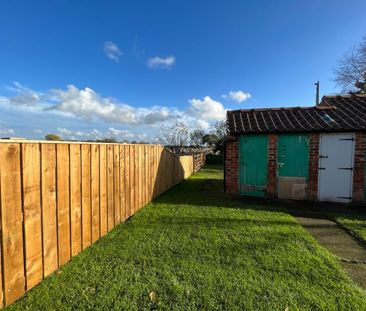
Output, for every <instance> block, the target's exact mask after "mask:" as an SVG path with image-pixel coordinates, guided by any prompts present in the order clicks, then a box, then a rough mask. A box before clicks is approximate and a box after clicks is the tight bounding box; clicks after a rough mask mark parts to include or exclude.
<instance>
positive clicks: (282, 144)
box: [225, 94, 366, 203]
mask: <svg viewBox="0 0 366 311" xmlns="http://www.w3.org/2000/svg"><path fill="white" fill-rule="evenodd" d="M226 122H227V131H228V135H227V139H226V148H225V189H226V192H228V193H234V194H240V195H247V196H259V197H270V198H271V197H272V198H273V197H278V198H281V199H295V200H311V201H315V200H319V201H331V202H342V203H351V202H353V203H362V202H365V199H366V184H365V179H366V178H365V174H366V169H365V157H366V95H364V94H357V95H355V94H352V95H342V96H340V95H339V96H324V97H323V98H322V100H321V103H320V104H319V105H317V106H312V107H286V108H268V109H246V110H243V109H242V110H233V111H228V112H227V120H226Z"/></svg>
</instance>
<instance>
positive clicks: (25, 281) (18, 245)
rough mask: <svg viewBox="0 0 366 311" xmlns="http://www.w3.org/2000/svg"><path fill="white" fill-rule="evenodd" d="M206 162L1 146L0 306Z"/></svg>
mask: <svg viewBox="0 0 366 311" xmlns="http://www.w3.org/2000/svg"><path fill="white" fill-rule="evenodd" d="M196 158H197V159H198V160H199V163H197V161H198V160H196ZM203 163H204V156H202V155H201V156H194V155H185V156H176V155H174V154H172V153H171V152H170V151H168V150H167V149H165V148H163V147H162V146H158V145H125V144H93V143H47V142H37V141H25V142H8V141H6V142H0V218H1V222H0V224H1V227H0V229H1V234H0V248H1V250H0V251H1V261H0V263H1V269H0V273H1V275H0V297H1V299H0V305H7V304H10V303H12V302H13V301H15V300H16V299H17V298H19V297H20V296H22V295H23V294H24V292H26V291H27V290H29V289H31V288H32V287H34V286H35V285H37V284H38V283H39V282H40V281H41V280H42V279H43V278H45V277H47V276H48V275H50V274H51V273H53V272H54V271H55V270H56V269H58V267H60V266H61V265H63V264H65V263H66V262H68V261H69V260H70V258H71V257H73V256H75V255H77V254H78V253H79V252H80V251H82V250H83V249H85V248H87V247H88V246H90V245H91V244H92V243H94V242H95V241H97V240H98V239H99V238H100V237H102V236H104V235H105V234H106V233H107V232H109V231H110V230H112V229H113V228H114V227H115V226H116V225H118V224H119V223H122V222H124V221H126V220H127V219H128V218H129V217H131V216H132V215H134V214H135V213H136V212H137V211H138V210H140V209H141V208H142V207H143V206H145V205H146V204H147V203H149V202H150V201H151V200H152V199H154V198H155V197H156V196H158V195H159V194H161V193H163V192H165V191H166V190H168V189H169V188H171V187H172V186H174V185H176V184H177V183H179V182H180V181H182V180H183V179H184V178H187V177H189V176H190V175H191V174H192V173H193V172H194V171H195V170H197V169H199V168H200V166H201V165H203Z"/></svg>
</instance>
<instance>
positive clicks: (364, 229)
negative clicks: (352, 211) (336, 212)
mask: <svg viewBox="0 0 366 311" xmlns="http://www.w3.org/2000/svg"><path fill="white" fill-rule="evenodd" d="M333 217H334V219H335V220H336V222H337V223H339V224H340V225H341V226H343V227H344V228H346V229H347V230H348V231H350V232H351V233H352V234H353V235H354V236H356V237H358V238H359V239H361V240H363V241H364V242H366V216H365V215H347V216H346V215H340V216H333Z"/></svg>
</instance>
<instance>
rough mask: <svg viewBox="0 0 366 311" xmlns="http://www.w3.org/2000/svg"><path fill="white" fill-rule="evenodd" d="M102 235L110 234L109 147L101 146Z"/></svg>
mask: <svg viewBox="0 0 366 311" xmlns="http://www.w3.org/2000/svg"><path fill="white" fill-rule="evenodd" d="M99 173H100V189H99V190H100V235H101V236H103V235H105V234H106V233H107V232H108V212H107V146H106V145H100V170H99Z"/></svg>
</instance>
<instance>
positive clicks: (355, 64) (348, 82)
mask: <svg viewBox="0 0 366 311" xmlns="http://www.w3.org/2000/svg"><path fill="white" fill-rule="evenodd" d="M334 73H335V79H334V80H335V81H336V82H337V84H338V85H339V86H340V87H341V88H342V91H344V92H359V93H366V36H365V37H364V38H363V40H362V41H361V42H360V43H359V44H357V45H356V46H354V47H353V48H352V49H351V50H350V51H349V52H348V53H347V54H346V55H345V56H344V58H343V59H342V60H341V61H340V62H339V64H338V67H337V68H336V69H335V72H334Z"/></svg>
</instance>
